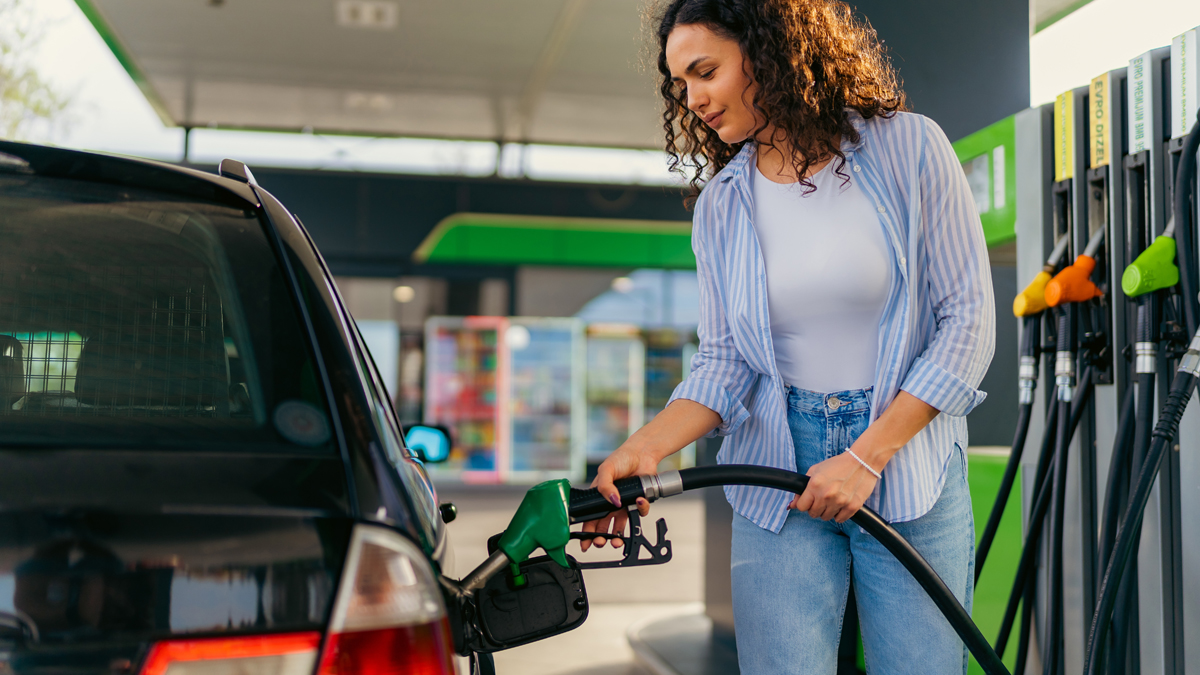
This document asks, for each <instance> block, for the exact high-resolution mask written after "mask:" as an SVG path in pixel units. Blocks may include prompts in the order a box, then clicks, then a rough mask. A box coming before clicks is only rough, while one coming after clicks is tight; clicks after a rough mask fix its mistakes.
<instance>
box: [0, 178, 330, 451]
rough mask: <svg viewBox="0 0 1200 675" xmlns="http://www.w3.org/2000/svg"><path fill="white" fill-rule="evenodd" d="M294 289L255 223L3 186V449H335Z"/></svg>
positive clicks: (219, 212)
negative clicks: (218, 445)
mask: <svg viewBox="0 0 1200 675" xmlns="http://www.w3.org/2000/svg"><path fill="white" fill-rule="evenodd" d="M287 289H288V286H287V284H286V283H285V282H284V277H283V275H282V273H281V271H280V268H279V267H278V265H277V261H276V258H275V255H274V253H273V251H272V248H271V246H270V244H269V241H268V239H267V236H266V233H265V232H264V229H263V225H262V223H261V221H260V220H259V217H258V215H257V214H256V213H255V212H254V211H252V210H242V209H238V208H232V207H230V206H226V205H221V204H211V203H204V202H197V201H189V200H187V199H180V198H178V197H176V196H172V195H169V194H162V193H157V192H153V191H148V190H147V191H142V190H134V189H128V188H124V187H118V186H111V185H104V184H93V183H88V182H82V181H73V180H66V179H60V178H49V177H41V176H29V175H15V176H0V429H3V433H2V434H0V444H3V445H14V444H16V445H22V444H25V445H27V444H43V443H50V444H55V445H71V446H78V445H91V444H118V445H128V443H129V442H130V440H131V439H137V440H139V441H145V442H150V443H153V444H155V445H162V444H181V445H194V444H196V443H211V442H212V441H214V440H220V441H222V442H223V443H228V442H233V443H246V444H251V445H256V446H258V445H263V444H267V445H279V444H284V445H287V446H292V447H295V446H304V447H312V448H322V447H324V448H327V449H328V448H329V447H330V446H329V442H330V424H329V414H328V407H327V405H326V402H325V401H324V398H323V396H322V395H321V388H320V387H319V386H318V384H317V383H318V379H317V372H316V370H315V368H314V362H313V357H312V352H311V350H310V348H309V345H308V337H307V333H306V332H305V331H303V330H301V328H300V322H299V321H298V320H297V316H296V313H295V307H294V304H293V300H292V297H291V293H290V292H288V290H287ZM222 447H229V446H226V445H223V446H222Z"/></svg>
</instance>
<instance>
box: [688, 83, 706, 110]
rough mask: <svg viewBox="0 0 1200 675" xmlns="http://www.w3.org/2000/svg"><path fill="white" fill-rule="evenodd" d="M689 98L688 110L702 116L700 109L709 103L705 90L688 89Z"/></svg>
mask: <svg viewBox="0 0 1200 675" xmlns="http://www.w3.org/2000/svg"><path fill="white" fill-rule="evenodd" d="M687 97H688V101H687V106H688V110H691V111H692V112H694V113H696V114H697V115H699V114H700V109H701V108H703V107H704V105H705V104H707V103H708V96H706V95H705V94H704V91H703V89H701V88H700V87H688V90H687Z"/></svg>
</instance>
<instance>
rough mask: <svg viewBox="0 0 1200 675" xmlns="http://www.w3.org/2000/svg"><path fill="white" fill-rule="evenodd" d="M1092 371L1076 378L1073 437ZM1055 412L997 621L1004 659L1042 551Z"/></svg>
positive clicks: (1054, 408) (1088, 392)
mask: <svg viewBox="0 0 1200 675" xmlns="http://www.w3.org/2000/svg"><path fill="white" fill-rule="evenodd" d="M1093 373H1094V370H1093V368H1092V367H1091V366H1088V367H1087V368H1085V369H1084V370H1083V375H1081V376H1080V378H1079V392H1080V393H1079V396H1077V397H1076V398H1075V401H1073V402H1072V404H1071V416H1070V419H1069V420H1068V424H1069V425H1070V428H1069V429H1068V433H1069V435H1071V436H1074V435H1075V429H1077V428H1078V427H1079V420H1080V419H1082V418H1083V411H1084V410H1085V409H1086V408H1087V404H1088V402H1089V401H1090V400H1091V395H1092V391H1093V388H1092V386H1091V383H1092V377H1093ZM1058 411H1059V406H1057V405H1054V406H1051V407H1050V414H1049V415H1048V416H1047V418H1046V431H1045V433H1044V434H1043V438H1042V450H1041V454H1040V455H1039V457H1038V468H1037V471H1036V473H1035V476H1034V482H1033V494H1034V498H1033V500H1032V501H1031V506H1030V509H1029V527H1028V530H1027V532H1026V535H1025V547H1024V548H1023V549H1022V551H1021V559H1020V562H1019V563H1018V564H1017V573H1016V575H1015V576H1014V577H1013V585H1012V591H1011V592H1010V593H1009V596H1008V604H1007V606H1005V608H1004V618H1003V619H1002V620H1001V622H1000V633H999V635H998V636H997V638H996V653H997V654H999V655H1000V656H1004V650H1005V647H1006V646H1007V645H1008V639H1009V635H1010V633H1011V632H1012V626H1013V621H1014V620H1015V619H1016V616H1017V607H1018V605H1019V604H1020V602H1021V596H1022V592H1023V591H1024V589H1025V588H1026V587H1027V586H1033V574H1034V571H1035V570H1036V561H1037V553H1038V550H1039V549H1040V548H1041V537H1042V528H1043V526H1044V525H1045V522H1046V513H1047V512H1048V511H1049V506H1050V495H1051V494H1052V487H1051V486H1052V483H1051V482H1050V481H1048V480H1047V474H1048V473H1049V469H1050V467H1051V466H1053V464H1054V460H1053V458H1054V450H1055V448H1056V446H1057V442H1056V441H1057V439H1058V433H1059V432H1058V430H1059V427H1058V426H1057V421H1058Z"/></svg>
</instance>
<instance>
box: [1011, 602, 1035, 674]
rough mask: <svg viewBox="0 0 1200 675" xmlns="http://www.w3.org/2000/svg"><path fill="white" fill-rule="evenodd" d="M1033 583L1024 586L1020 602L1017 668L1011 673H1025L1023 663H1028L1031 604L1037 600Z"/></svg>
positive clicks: (1031, 620)
mask: <svg viewBox="0 0 1200 675" xmlns="http://www.w3.org/2000/svg"><path fill="white" fill-rule="evenodd" d="M1035 590H1036V589H1034V587H1033V584H1029V585H1028V586H1026V587H1025V598H1024V601H1023V602H1022V603H1021V637H1020V638H1018V640H1017V668H1016V670H1015V671H1014V672H1013V675H1025V664H1027V663H1029V638H1030V635H1031V634H1032V632H1033V605H1034V603H1035V602H1036V601H1037V596H1036V593H1035Z"/></svg>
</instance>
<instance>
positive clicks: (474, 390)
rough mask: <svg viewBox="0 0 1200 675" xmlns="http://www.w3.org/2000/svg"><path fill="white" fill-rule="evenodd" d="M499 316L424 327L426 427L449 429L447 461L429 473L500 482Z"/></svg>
mask: <svg viewBox="0 0 1200 675" xmlns="http://www.w3.org/2000/svg"><path fill="white" fill-rule="evenodd" d="M507 328H508V321H507V319H504V318H503V317H431V318H430V319H429V320H428V321H427V322H426V323H425V414H424V420H425V423H427V424H441V425H445V426H446V427H449V429H450V437H451V438H450V440H451V450H450V459H449V460H448V461H447V462H446V463H444V464H440V465H430V466H429V471H430V473H431V474H432V475H435V476H440V477H453V478H461V479H462V480H463V481H466V482H493V483H494V482H499V481H500V480H501V479H502V473H503V469H504V468H505V467H506V465H507V460H508V457H507V455H506V452H505V451H506V447H505V445H506V444H504V443H500V442H499V440H500V439H501V438H503V437H504V435H505V429H504V428H503V427H504V426H505V422H506V421H507V416H505V415H501V414H500V412H501V410H503V406H504V403H505V401H504V398H505V395H506V393H507V387H506V386H501V385H502V384H504V383H503V382H502V380H504V379H505V374H506V372H507V370H508V368H507V358H508V352H507V350H506V349H503V348H501V346H500V337H501V336H502V335H504V334H505V330H506V329H507Z"/></svg>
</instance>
